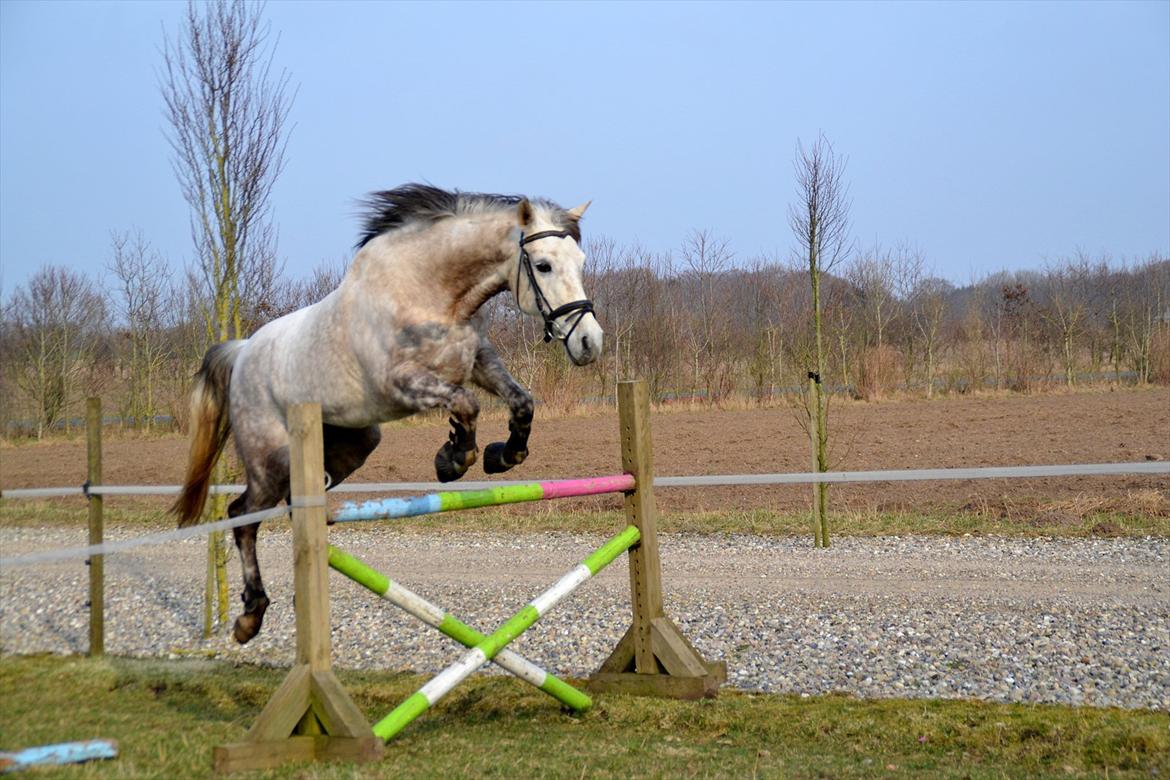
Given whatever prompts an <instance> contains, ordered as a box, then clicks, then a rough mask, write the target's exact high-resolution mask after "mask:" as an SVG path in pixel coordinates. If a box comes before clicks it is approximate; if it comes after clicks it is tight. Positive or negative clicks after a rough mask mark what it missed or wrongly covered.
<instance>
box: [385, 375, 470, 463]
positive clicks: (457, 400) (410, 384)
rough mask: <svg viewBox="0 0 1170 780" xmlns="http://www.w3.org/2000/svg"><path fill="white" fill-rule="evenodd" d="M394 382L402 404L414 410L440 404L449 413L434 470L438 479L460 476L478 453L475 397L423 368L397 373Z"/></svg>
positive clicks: (421, 409) (437, 406) (435, 407)
mask: <svg viewBox="0 0 1170 780" xmlns="http://www.w3.org/2000/svg"><path fill="white" fill-rule="evenodd" d="M394 384H395V387H396V389H397V390H398V397H399V400H400V401H401V402H402V403H403V404H404V405H405V406H407V407H409V408H411V409H413V410H415V411H418V412H421V411H425V410H427V409H437V408H443V409H446V410H447V411H449V412H450V413H451V435H450V437H449V439H448V441H447V443H446V444H444V445H443V446H442V447H441V448H440V449H439V451H438V453H436V454H435V474H436V476H438V478H439V481H440V482H451V481H453V480H456V479H459V478H460V477H462V476H463V475H464V474H465V473H467V469H468V468H470V467H471V464H473V463H475V461H476V458H477V457H478V454H479V447H478V446H477V445H476V443H475V423H476V420H477V419H478V418H479V401H477V400H475V396H474V395H473V394H472V393H471V391H470V390H465V389H464V388H462V387H460V386H459V385H456V384H452V383H451V382H448V381H446V380H444V379H440V378H439V377H437V376H435V375H434V374H431V373H428V372H425V371H417V372H411V373H401V374H399V375H398V376H396V377H395V380H394Z"/></svg>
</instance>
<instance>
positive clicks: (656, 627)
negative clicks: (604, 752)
mask: <svg viewBox="0 0 1170 780" xmlns="http://www.w3.org/2000/svg"><path fill="white" fill-rule="evenodd" d="M650 647H651V650H652V652H653V667H652V668H651V669H643V670H639V669H638V668H637V659H636V657H635V646H634V627H633V626H631V627H630V628H629V629H628V630H627V631H626V633H625V636H623V637H622V639H621V641H620V642H618V645H617V647H616V648H614V651H613V653H611V654H610V656H609V658H607V659H606V661H605V663H603V664H602V665H601V668H600V669H598V670H597V672H596V673H594V675H593V676H592V677H590V678H589V681H588V683H586V685H585V689H586V690H588V691H590V692H591V693H622V694H627V695H630V696H657V697H661V698H667V699H712V698H715V696H716V695H717V694H718V693H719V686H721V685H723V683H725V682H727V664H726V663H725V662H723V661H706V660H704V659H703V658H702V657H701V656H700V655H699V653H698V651H697V650H695V648H694V647H693V646H692V645H691V643H690V642H688V641H687V639H686V637H685V636H683V634H682V632H681V631H679V629H678V627H677V626H676V625H675V624H674V623H673V622H672V621H671V620H670V619H669V618H667V617H662V616H660V617H657V618H655V619H654V620H652V621H650ZM646 666H649V664H646Z"/></svg>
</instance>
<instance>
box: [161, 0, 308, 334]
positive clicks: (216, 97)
mask: <svg viewBox="0 0 1170 780" xmlns="http://www.w3.org/2000/svg"><path fill="white" fill-rule="evenodd" d="M261 11H262V8H261V7H260V6H256V5H251V4H248V3H245V2H243V0H214V2H211V3H208V4H196V3H194V2H190V3H189V4H188V6H187V15H186V18H185V20H184V24H183V28H182V30H181V32H180V34H179V36H178V37H177V38H176V39H174V40H172V39H170V38H167V39H166V40H165V43H164V49H163V61H164V65H165V72H164V74H163V78H162V84H161V88H162V95H163V100H164V102H165V106H166V108H165V111H164V114H165V116H166V118H167V121H168V123H169V124H170V133H169V136H168V137H169V140H170V143H171V148H172V150H173V151H174V160H173V163H174V170H175V175H176V177H177V178H178V180H179V183H180V185H181V187H182V191H183V197H184V198H185V199H186V201H187V205H188V206H190V208H191V235H192V239H193V241H194V243H195V249H196V253H197V257H198V259H199V263H198V267H199V270H200V273H201V275H202V278H203V280H204V283H205V284H206V286H207V291H208V294H209V295H208V298H209V300H210V301H211V304H212V305H211V307H210V314H209V318H208V319H209V330H211V332H212V334H213V338H214V340H217V341H225V340H227V339H230V338H235V337H239V336H242V335H243V333H242V327H241V325H242V323H241V292H242V291H243V289H244V288H245V287H249V286H250V287H260V288H263V287H264V286H265V285H266V284H268V283H269V280H270V279H271V277H272V273H271V270H270V269H271V268H273V266H274V260H273V258H274V256H275V251H276V236H275V232H274V230H273V228H272V225H271V222H270V214H269V196H270V195H271V193H272V187H273V185H274V184H275V182H276V178H277V176H279V175H280V172H281V170H282V169H283V167H284V152H285V147H286V145H287V133H286V132H285V124H286V122H287V119H288V112H289V109H290V108H291V105H292V96H291V95H289V94H288V91H287V90H288V81H289V77H288V75H287V74H286V73H283V72H282V73H281V74H279V75H273V73H272V58H273V52H272V50H271V49H270V48H269V47H268V26H267V25H265V24H264V23H263V22H262V21H261V17H260V14H261Z"/></svg>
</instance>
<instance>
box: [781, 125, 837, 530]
mask: <svg viewBox="0 0 1170 780" xmlns="http://www.w3.org/2000/svg"><path fill="white" fill-rule="evenodd" d="M845 164H846V161H845V159H844V158H841V157H838V156H837V155H836V153H835V152H834V151H833V147H832V145H831V144H830V143H829V141H828V139H826V138H825V136H824V135H820V136H818V137H817V140H816V142H815V143H814V144H813V145H812V147H811V148H809V149H805V147H804V145H803V144H801V143H799V142H798V143H797V147H796V161H795V168H796V194H797V201H796V203H794V204H792V205H790V206H789V209H788V224H789V225H790V226H791V227H792V232H793V234H794V235H795V237H796V242H797V251H798V254H799V256H800V258H801V260H802V261H803V263H804V265H805V267H806V268H807V269H808V275H809V284H810V287H811V290H812V326H813V356H812V359H813V365H811V366H810V367H809V372H808V374H809V378H810V380H811V382H810V396H811V397H810V403H809V406H810V407H811V409H809V416H810V418H811V421H812V425H811V426H810V427H811V430H812V431H813V450H814V458H815V461H816V468H817V471H820V472H824V471H827V470H828V443H829V431H828V423H827V420H826V410H825V391H824V384H823V379H824V377H825V348H824V338H823V333H822V330H823V329H822V322H821V275H822V274H824V273H827V272H829V271H831V270H832V269H833V268H834V267H836V266H837V265H838V264H839V263H841V262H842V261H843V260H844V259H845V258H846V256H847V255H848V254H849V251H850V249H851V244H850V238H849V208H850V201H849V188H848V186H847V185H846V183H845V180H844V177H845ZM814 496H815V502H816V507H815V508H816V524H815V533H814V537H815V543H816V545H817V546H818V547H828V546H829V520H828V497H829V486H828V484H827V483H820V484H819V485H816V487H815V490H814Z"/></svg>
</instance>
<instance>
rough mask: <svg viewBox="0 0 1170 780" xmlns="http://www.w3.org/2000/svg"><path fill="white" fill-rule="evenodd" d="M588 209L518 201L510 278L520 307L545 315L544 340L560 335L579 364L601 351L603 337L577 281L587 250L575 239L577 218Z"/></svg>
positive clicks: (579, 281)
mask: <svg viewBox="0 0 1170 780" xmlns="http://www.w3.org/2000/svg"><path fill="white" fill-rule="evenodd" d="M587 208H589V203H583V204H582V205H580V206H577V207H576V208H574V209H569V210H568V211H560V210H559V209H558V210H556V211H553V210H551V209H547V208H545V207H544V205H543V204H540V205H534V204H532V203H531V202H529V201H528V200H522V201H520V204H519V205H518V207H517V217H518V219H519V226H520V233H519V236H520V237H519V240H518V242H517V244H516V245H515V248H514V250H513V251H514V252H515V255H516V267H515V268H514V269H513V271H512V273H511V274H509V276H510V277H511V278H510V279H509V280H508V284H509V286H511V288H512V292H513V293H514V294H515V296H516V303H517V305H518V306H519V307H520V310H521V311H523V312H524V313H525V314H530V315H532V316H533V317H540V318H541V319H543V320H544V340H545V341H551V340H552V339H554V338H555V339H560V340H561V341H562V342H563V343H564V345H565V351H566V352H568V353H569V359H570V360H572V361H573V363H574V364H576V365H578V366H584V365H588V364H589V363H592V362H593V361H594V360H596V359H597V358H598V357H599V356H600V355H601V341H602V338H603V337H604V332H603V331H602V330H601V325H600V324H599V323H598V322H597V318H596V317H594V316H593V302H592V301H590V300H589V298H588V297H587V296H586V295H585V289H584V287H583V286H582V283H581V275H582V271H583V269H584V265H585V253H584V252H582V251H581V247H580V246H578V244H577V239H578V238H579V237H580V235H581V233H580V230H579V229H578V228H577V222H578V221H579V220H580V219H581V216H582V215H583V214H584V213H585V209H587Z"/></svg>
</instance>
